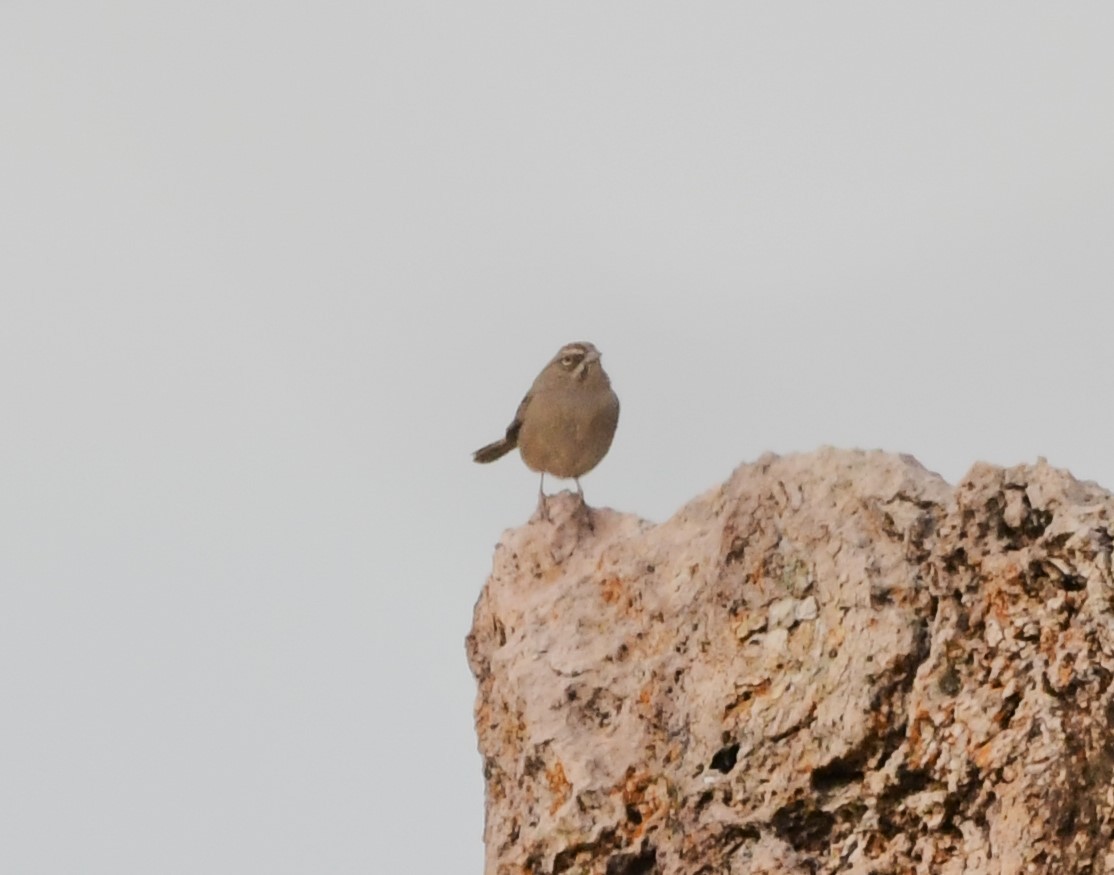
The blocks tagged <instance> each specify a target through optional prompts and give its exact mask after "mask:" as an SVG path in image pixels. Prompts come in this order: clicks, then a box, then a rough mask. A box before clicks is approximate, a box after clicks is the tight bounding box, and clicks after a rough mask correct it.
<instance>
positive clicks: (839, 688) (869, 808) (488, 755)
mask: <svg viewBox="0 0 1114 875" xmlns="http://www.w3.org/2000/svg"><path fill="white" fill-rule="evenodd" d="M1112 514H1114V497H1112V496H1111V495H1110V494H1109V493H1107V492H1106V491H1104V490H1102V489H1100V488H1098V487H1097V486H1094V485H1092V484H1084V483H1079V482H1077V481H1075V480H1074V479H1072V477H1071V476H1070V475H1069V474H1067V473H1066V472H1063V471H1058V470H1056V469H1054V468H1051V467H1049V466H1048V465H1047V464H1045V463H1044V462H1041V463H1038V464H1037V465H1035V466H1020V467H1017V468H1011V469H999V468H994V467H991V466H989V465H977V466H975V468H973V469H972V471H971V472H970V474H969V475H968V476H967V477H966V478H965V480H964V481H963V482H962V483H960V484H959V485H958V486H957V487H955V488H954V489H953V488H952V487H950V486H949V485H948V484H946V483H945V482H944V481H943V480H941V479H940V478H939V477H938V476H936V475H935V474H932V473H931V472H929V471H926V470H925V469H924V468H922V467H921V466H920V465H918V464H917V463H916V461H914V460H913V459H911V458H909V457H905V456H902V457H898V456H891V455H886V454H883V453H877V452H874V453H867V452H849V451H837V450H831V449H825V450H821V451H819V452H816V453H812V454H808V455H800V456H792V457H786V458H778V457H775V456H766V457H764V458H762V459H760V460H759V461H758V462H756V463H755V464H753V465H744V466H742V467H740V468H739V469H738V470H736V471H735V472H734V474H733V475H732V476H731V478H730V479H729V480H728V481H727V482H726V483H725V484H724V485H723V486H721V487H718V488H716V489H713V490H711V491H709V492H707V493H706V494H704V495H702V496H700V497H699V498H697V499H695V500H694V501H692V502H691V503H690V504H688V505H687V506H686V507H684V508H683V509H682V510H681V511H680V512H678V513H677V514H676V515H675V516H674V517H673V518H672V519H670V520H668V521H667V522H665V523H662V524H660V525H653V524H651V523H648V522H646V521H644V520H640V519H638V518H636V517H633V516H629V515H622V514H618V513H615V512H613V511H610V510H593V511H592V513H591V516H590V518H585V517H584V515H583V514H581V513H580V512H579V511H578V505H577V499H576V498H575V496H572V495H571V494H562V495H560V496H556V497H555V498H553V499H552V500H551V503H550V516H551V518H552V522H543V521H540V520H539V521H533V522H531V523H530V524H529V525H527V526H524V527H522V528H519V529H516V530H512V531H509V532H508V533H507V534H506V535H505V536H504V538H503V540H502V541H501V542H500V544H499V546H498V547H497V549H496V553H495V560H494V568H493V571H492V574H491V577H490V578H489V580H488V581H487V584H486V585H485V587H484V590H483V592H482V594H481V596H480V599H479V601H478V603H477V605H476V610H475V617H474V623H473V628H472V632H471V634H470V635H469V636H468V642H467V647H468V656H469V661H470V664H471V666H472V671H473V673H474V674H475V676H476V678H477V682H478V695H477V699H476V715H475V716H476V728H477V733H478V736H479V747H480V752H481V754H482V757H483V762H484V775H485V779H486V788H487V792H486V797H487V798H486V804H487V810H486V823H485V830H484V833H485V835H484V839H485V844H486V869H485V871H486V872H487V873H488V875H509V873H516V875H518V873H530V875H533V873H537V875H541V873H545V875H556V873H561V872H569V873H600V875H639V873H644V875H645V873H670V875H672V873H703V875H718V873H791V872H800V873H816V872H832V873H834V872H841V873H867V872H872V873H873V872H877V873H882V872H924V873H937V872H940V873H950V872H957V873H958V872H965V873H984V872H985V873H1002V872H1021V871H1025V872H1049V873H1052V872H1055V873H1085V872H1087V873H1098V872H1104V871H1106V872H1110V871H1114V848H1112V839H1114V818H1112V815H1114V691H1112V690H1111V689H1110V683H1111V679H1112V678H1114V613H1112V611H1111V596H1112V593H1114V586H1112V578H1111V565H1110V553H1111V544H1112V537H1111V534H1110V532H1111V523H1110V520H1111V516H1112Z"/></svg>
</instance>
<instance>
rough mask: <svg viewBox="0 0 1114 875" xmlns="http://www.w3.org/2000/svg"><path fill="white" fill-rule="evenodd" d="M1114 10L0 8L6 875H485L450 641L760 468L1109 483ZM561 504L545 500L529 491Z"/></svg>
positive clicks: (472, 766)
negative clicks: (596, 460)
mask: <svg viewBox="0 0 1114 875" xmlns="http://www.w3.org/2000/svg"><path fill="white" fill-rule="evenodd" d="M1112 44H1114V6H1112V5H1110V4H1108V3H1074V4H1070V5H1069V4H1056V5H1052V4H1046V3H1041V4H1037V3H1009V4H1006V3H994V4H978V5H975V4H969V3H949V2H945V3H933V4H929V5H925V4H922V5H919V6H913V5H911V4H902V5H895V4H890V3H841V4H829V3H807V4H785V3H779V4H749V3H738V4H726V3H719V4H716V3H708V4H695V5H694V4H683V5H682V4H668V5H666V4H660V3H645V2H638V3H634V2H618V3H609V4H606V5H601V4H586V3H561V4H544V5H543V4H536V3H526V4H521V3H515V4H512V3H500V4H490V3H481V4H460V3H422V2H414V0H407V2H398V3H385V2H381V0H370V2H368V0H364V2H359V3H356V2H336V3H314V4H310V3H306V4H291V3H287V2H272V3H265V4H264V3H244V2H235V0H234V2H227V0H225V2H220V3H215V2H200V3H189V4H184V3H183V4H166V3H162V4H151V3H140V2H118V0H105V2H100V3H73V2H60V3H41V2H36V3H31V2H18V0H8V2H5V3H3V4H2V5H0V98H2V105H0V108H2V116H0V124H2V126H3V135H2V137H0V204H2V206H0V265H2V271H3V292H2V304H0V403H2V404H3V412H4V428H3V429H2V430H0V451H2V455H0V458H2V459H3V465H4V467H3V480H2V489H0V696H2V699H3V703H4V718H3V720H2V721H0V871H2V872H11V873H21V875H22V873H52V875H53V873H60V875H61V873H75V872H80V873H83V875H92V873H106V875H107V873H111V875H120V873H142V875H147V873H152V872H157V873H160V875H178V873H182V875H187V873H188V875H196V873H205V875H218V873H237V875H238V873H268V875H285V873H311V872H312V873H318V872H327V873H367V872H384V873H385V872H391V873H443V872H478V871H480V865H481V858H482V846H481V830H482V814H483V798H482V792H483V787H482V780H481V773H480V769H481V764H480V761H479V758H478V756H477V754H476V753H475V742H474V736H473V733H472V715H471V707H472V698H473V686H472V681H471V677H470V675H469V674H468V671H467V667H466V664H465V659H464V651H463V638H464V635H465V633H466V632H467V630H468V627H469V623H470V620H471V609H472V604H473V602H474V601H475V599H476V597H477V595H478V593H479V590H480V587H481V585H482V583H483V580H484V576H485V574H486V572H487V570H488V568H489V563H490V557H491V551H492V547H493V545H494V543H495V542H496V540H497V539H498V538H499V535H500V533H501V531H502V530H503V529H504V528H506V527H509V526H514V525H518V524H521V523H522V522H524V521H525V520H526V519H527V517H528V516H529V514H530V512H531V511H532V509H533V506H534V500H535V489H536V481H535V477H534V475H533V474H531V473H529V472H528V471H527V470H526V469H525V468H524V466H522V464H521V463H520V462H519V460H518V459H517V457H511V458H508V459H505V460H503V461H502V462H500V463H499V464H497V465H495V466H492V467H482V468H481V467H479V466H475V465H473V464H472V463H471V461H470V452H471V451H472V450H473V449H475V448H476V447H478V446H480V445H481V444H483V443H486V442H488V441H490V440H493V439H494V438H495V437H497V436H498V435H500V434H501V433H502V430H503V429H504V427H505V426H506V425H507V422H508V421H509V419H510V417H511V416H512V414H513V412H514V410H515V407H516V405H517V404H518V401H519V399H520V398H521V396H522V394H523V392H524V391H525V389H526V388H527V387H528V386H529V384H530V381H531V380H532V379H533V377H534V375H535V373H536V372H537V371H538V369H539V368H540V367H541V366H542V365H543V364H544V363H545V362H546V360H547V359H548V358H549V357H550V356H551V355H552V354H553V352H554V351H555V350H556V349H557V347H559V346H560V345H561V344H562V343H564V342H567V341H570V340H582V339H583V340H590V341H592V342H594V343H595V344H596V345H597V346H599V348H600V349H601V350H602V351H603V354H604V361H605V364H606V366H607V369H608V371H609V372H610V374H611V376H612V380H613V382H614V385H615V387H616V390H617V391H618V393H619V396H620V398H621V399H622V403H623V413H622V419H621V421H620V424H619V432H618V435H617V438H616V441H615V444H614V446H613V448H612V451H611V455H610V456H609V457H608V458H607V459H606V460H605V461H604V463H603V464H602V465H601V466H600V468H599V469H598V470H597V471H596V472H593V473H592V474H591V475H589V476H588V477H587V478H585V481H584V486H585V489H586V491H587V494H588V498H589V500H590V501H591V502H592V503H594V504H598V505H608V506H611V507H615V508H618V509H621V510H624V511H629V512H632V513H639V514H642V515H643V516H646V517H649V518H651V519H655V520H662V519H664V518H666V517H667V516H669V515H670V514H672V513H673V512H674V511H675V510H676V509H677V508H678V507H679V506H680V505H681V504H682V503H683V502H684V501H686V500H687V499H689V498H691V497H693V496H695V495H696V494H698V493H699V492H701V491H702V490H704V489H706V488H707V487H709V486H711V485H713V484H715V483H717V482H719V481H721V480H723V479H724V478H725V477H726V476H727V475H728V474H729V473H730V471H731V470H732V469H733V468H734V467H735V466H736V465H737V464H739V463H741V462H744V461H748V460H752V459H754V458H756V457H757V456H759V455H760V454H761V453H763V452H765V451H767V450H772V451H776V452H790V451H797V450H808V449H812V448H814V447H816V446H818V445H821V444H835V445H839V446H861V447H882V448H885V449H888V450H894V451H904V452H911V453H913V454H915V455H916V456H917V457H918V458H919V459H920V460H921V461H922V462H923V463H924V464H925V465H927V466H928V467H930V468H933V469H935V470H938V471H940V472H941V473H942V474H943V475H944V476H945V477H947V478H948V479H949V480H952V481H955V480H956V479H958V478H959V477H960V476H962V474H963V472H964V471H965V470H966V469H967V468H968V467H969V465H970V464H971V463H972V462H974V461H975V460H977V459H987V460H991V461H994V462H999V463H1004V464H1012V463H1017V462H1022V461H1032V460H1033V459H1035V458H1036V456H1037V455H1040V454H1043V455H1045V456H1047V457H1048V458H1049V460H1050V462H1052V463H1053V464H1055V465H1059V466H1063V467H1067V468H1070V469H1071V470H1072V471H1073V472H1075V474H1076V475H1077V476H1079V477H1082V478H1086V479H1095V480H1098V481H1099V482H1101V483H1103V484H1105V485H1106V486H1114V455H1112V453H1111V451H1110V446H1111V435H1112V433H1114V416H1112V415H1111V412H1110V411H1111V404H1110V400H1109V398H1110V385H1111V379H1112V374H1114V348H1112V346H1111V334H1112V326H1114V295H1112V291H1114V245H1112V244H1114V160H1112V157H1111V156H1112V155H1114V52H1112V51H1111V45H1112ZM553 485H554V486H556V485H557V484H556V483H554V484H553Z"/></svg>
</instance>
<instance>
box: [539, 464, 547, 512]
mask: <svg viewBox="0 0 1114 875" xmlns="http://www.w3.org/2000/svg"><path fill="white" fill-rule="evenodd" d="M538 512H539V513H540V514H541V515H542V519H543V520H545V521H546V522H549V503H548V502H547V501H546V500H545V471H542V479H541V480H540V481H539V482H538Z"/></svg>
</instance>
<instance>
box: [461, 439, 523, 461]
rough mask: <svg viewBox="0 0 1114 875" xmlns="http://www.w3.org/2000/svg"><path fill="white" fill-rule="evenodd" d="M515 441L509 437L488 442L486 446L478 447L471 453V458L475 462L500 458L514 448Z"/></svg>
mask: <svg viewBox="0 0 1114 875" xmlns="http://www.w3.org/2000/svg"><path fill="white" fill-rule="evenodd" d="M516 444H517V441H512V440H510V439H509V438H500V439H499V440H497V441H496V442H495V443H493V444H488V445H487V446H486V447H480V448H479V449H478V450H476V452H474V453H472V460H473V461H475V462H494V461H495V460H496V459H501V458H503V456H505V455H507V453H509V452H510V451H511V450H513V449H514V448H515V445H516Z"/></svg>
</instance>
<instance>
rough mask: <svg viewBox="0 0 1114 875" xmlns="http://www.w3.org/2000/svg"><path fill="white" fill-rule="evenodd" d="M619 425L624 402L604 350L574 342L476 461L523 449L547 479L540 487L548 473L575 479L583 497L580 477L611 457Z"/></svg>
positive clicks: (551, 364) (557, 357)
mask: <svg viewBox="0 0 1114 875" xmlns="http://www.w3.org/2000/svg"><path fill="white" fill-rule="evenodd" d="M618 422H619V399H618V397H617V396H616V395H615V392H614V391H613V390H612V388H611V381H610V380H609V379H608V377H607V373H606V372H605V371H604V369H603V366H602V365H601V364H600V354H599V351H598V350H597V349H596V348H595V347H594V346H593V345H592V344H590V343H584V342H580V343H569V344H566V345H565V346H563V347H561V349H560V350H559V351H558V353H557V355H555V356H554V357H553V359H552V360H551V361H550V362H549V364H547V365H546V366H545V367H544V368H543V369H542V372H541V373H540V374H538V376H537V379H535V380H534V385H533V386H531V387H530V391H529V392H527V393H526V397H525V398H523V399H522V403H521V404H519V405H518V410H517V412H516V413H515V415H514V420H513V421H512V422H511V424H510V425H509V426H507V432H506V434H505V435H504V436H503V437H502V438H500V439H499V440H497V441H495V442H494V443H490V444H488V445H487V446H485V447H481V448H480V449H478V450H476V452H475V453H474V454H473V456H472V458H473V459H474V460H475V461H477V462H494V461H495V460H496V459H499V458H502V457H503V456H505V455H506V454H507V453H509V452H510V451H511V450H513V449H514V448H515V447H518V450H519V452H520V453H521V455H522V460H523V461H524V462H525V463H526V465H527V467H529V468H530V470H532V471H537V472H539V473H540V474H541V475H542V483H541V486H544V484H545V475H546V474H553V475H554V476H556V477H567V478H572V479H574V480H575V481H576V488H577V491H578V492H580V495H581V497H582V498H583V495H584V493H583V490H581V488H580V477H582V476H583V475H585V474H587V473H588V472H589V471H591V470H592V469H593V468H595V467H596V465H598V464H599V463H600V460H601V459H603V457H604V456H605V455H607V451H608V449H610V447H611V440H612V438H613V437H614V436H615V427H616V425H617V424H618ZM540 489H541V487H539V491H540ZM541 495H542V500H543V502H544V492H541ZM543 508H544V504H543Z"/></svg>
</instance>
